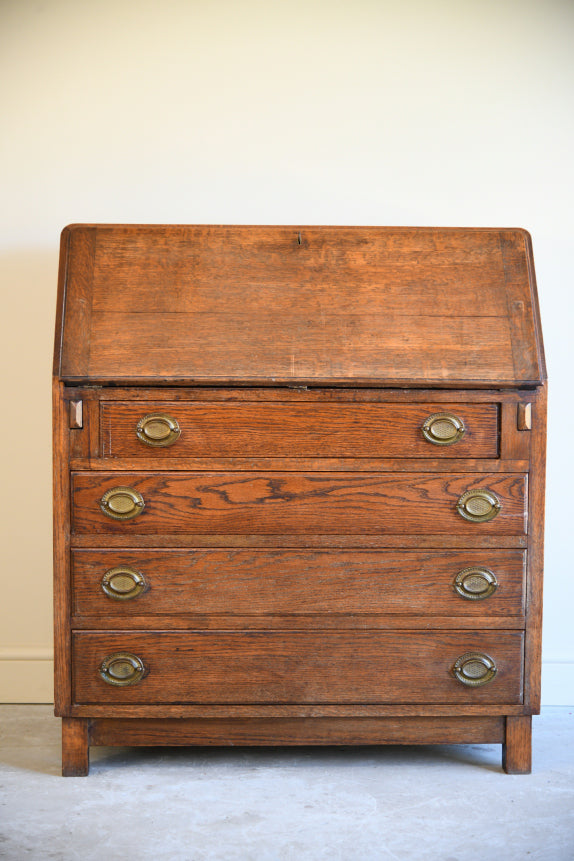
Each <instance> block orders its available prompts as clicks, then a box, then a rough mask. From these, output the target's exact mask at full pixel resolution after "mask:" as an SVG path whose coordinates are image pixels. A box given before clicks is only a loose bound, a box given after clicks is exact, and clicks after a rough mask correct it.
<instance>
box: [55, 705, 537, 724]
mask: <svg viewBox="0 0 574 861" xmlns="http://www.w3.org/2000/svg"><path fill="white" fill-rule="evenodd" d="M70 711H71V714H72V715H73V716H75V717H88V718H102V717H103V718H108V717H113V718H116V717H117V718H138V719H139V718H161V719H163V718H177V719H178V720H179V719H180V718H210V719H211V718H226V719H227V718H245V717H249V718H270V717H296V718H308V717H313V718H316V717H393V718H398V717H453V716H454V715H457V716H459V717H492V716H494V715H496V716H501V715H511V716H514V715H525V714H530V712H529V710H528V707H527V706H525V705H524V704H523V703H520V704H518V705H514V704H513V703H487V704H484V703H470V704H469V703H457V704H456V708H455V707H454V706H453V704H452V703H450V704H448V705H445V704H441V703H414V704H409V703H390V704H384V703H383V704H381V703H377V704H376V705H371V704H368V703H367V704H365V703H353V704H351V705H348V704H345V703H337V704H336V705H333V704H328V703H327V704H326V703H312V704H309V703H297V704H293V703H287V704H281V705H277V704H276V703H274V704H268V703H256V704H254V705H245V704H239V705H238V704H237V703H220V704H217V703H215V704H214V703H208V704H205V703H200V704H198V703H185V704H181V703H180V704H176V705H174V704H173V703H168V704H165V703H164V704H162V705H158V704H157V703H151V704H149V703H146V704H145V705H138V704H134V703H130V704H128V705H125V704H122V703H109V702H107V703H90V704H89V705H81V704H74V705H72V708H71V710H70Z"/></svg>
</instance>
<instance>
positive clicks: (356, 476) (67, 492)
mask: <svg viewBox="0 0 574 861" xmlns="http://www.w3.org/2000/svg"><path fill="white" fill-rule="evenodd" d="M545 379H546V374H545V367H544V357H543V351H542V340H541V333H540V324H539V314H538V307H537V299H536V287H535V281H534V269H533V262H532V252H531V245H530V238H529V236H528V234H527V233H526V232H525V231H522V230H510V229H496V230H495V229H438V228H424V229H423V228H402V229H401V228H358V227H357V228H343V227H298V226H295V227H249V226H239V227H238V226H235V227H233V226H228V227H225V226H161V225H154V226H135V225H123V226H122V225H115V226H114V225H72V226H70V227H68V228H66V229H65V230H64V232H63V234H62V245H61V258H60V276H59V298H58V313H57V324H56V349H55V361H54V427H55V432H54V446H55V456H54V489H55V506H54V521H55V522H54V526H55V529H54V552H55V677H56V684H55V708H56V714H57V715H59V716H61V717H62V720H63V753H62V757H63V773H64V774H67V775H80V774H87V772H88V754H89V746H90V745H163V744H165V745H194V744H195V745H240V744H245V745H270V744H277V745H300V744H305V745H327V744H345V745H352V744H386V743H394V744H417V743H419V744H423V743H424V744H430V743H436V744H444V743H449V744H452V743H494V742H496V743H500V744H502V750H503V765H504V768H505V769H506V771H508V772H511V773H524V772H528V771H529V770H530V760H531V753H530V751H531V715H532V714H535V713H537V712H538V711H539V706H540V636H541V612H542V546H543V504H544V502H543V501H544V453H545V419H546V385H545Z"/></svg>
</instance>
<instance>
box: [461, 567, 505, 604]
mask: <svg viewBox="0 0 574 861" xmlns="http://www.w3.org/2000/svg"><path fill="white" fill-rule="evenodd" d="M452 585H453V587H454V590H455V592H457V593H458V594H459V595H460V596H461V598H467V599H468V600H469V601H482V600H483V599H484V598H488V597H489V596H490V595H492V593H493V592H495V591H496V589H497V587H498V580H497V579H496V575H495V574H494V572H493V571H491V570H490V568H484V567H483V566H482V565H471V566H470V567H469V568H463V569H462V571H459V572H458V574H457V575H456V577H455V578H454V581H453V584H452Z"/></svg>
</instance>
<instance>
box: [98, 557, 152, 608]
mask: <svg viewBox="0 0 574 861" xmlns="http://www.w3.org/2000/svg"><path fill="white" fill-rule="evenodd" d="M146 585H147V584H146V581H145V577H144V576H143V574H140V572H139V571H136V569H135V568H130V566H129V565H117V566H116V567H115V568H110V570H109V571H106V573H105V574H104V576H103V577H102V583H101V586H102V590H103V591H104V592H105V593H106V595H107V596H108V598H113V599H114V600H116V601H128V600H129V599H130V598H137V596H138V595H141V593H142V592H143V591H144V589H145V588H146Z"/></svg>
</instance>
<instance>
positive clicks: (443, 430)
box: [422, 413, 466, 445]
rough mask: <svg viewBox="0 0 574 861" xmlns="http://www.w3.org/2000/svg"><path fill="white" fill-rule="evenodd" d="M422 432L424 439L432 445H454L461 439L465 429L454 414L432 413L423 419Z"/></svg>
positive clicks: (460, 420)
mask: <svg viewBox="0 0 574 861" xmlns="http://www.w3.org/2000/svg"><path fill="white" fill-rule="evenodd" d="M422 432H423V436H424V438H425V439H426V440H428V441H429V442H432V443H434V445H454V443H455V442H458V441H459V440H460V439H462V438H463V436H464V434H465V432H466V428H465V426H464V422H463V420H462V419H461V418H459V416H455V414H454V413H433V414H432V416H429V417H428V418H426V419H425V421H424V423H423V426H422Z"/></svg>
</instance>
